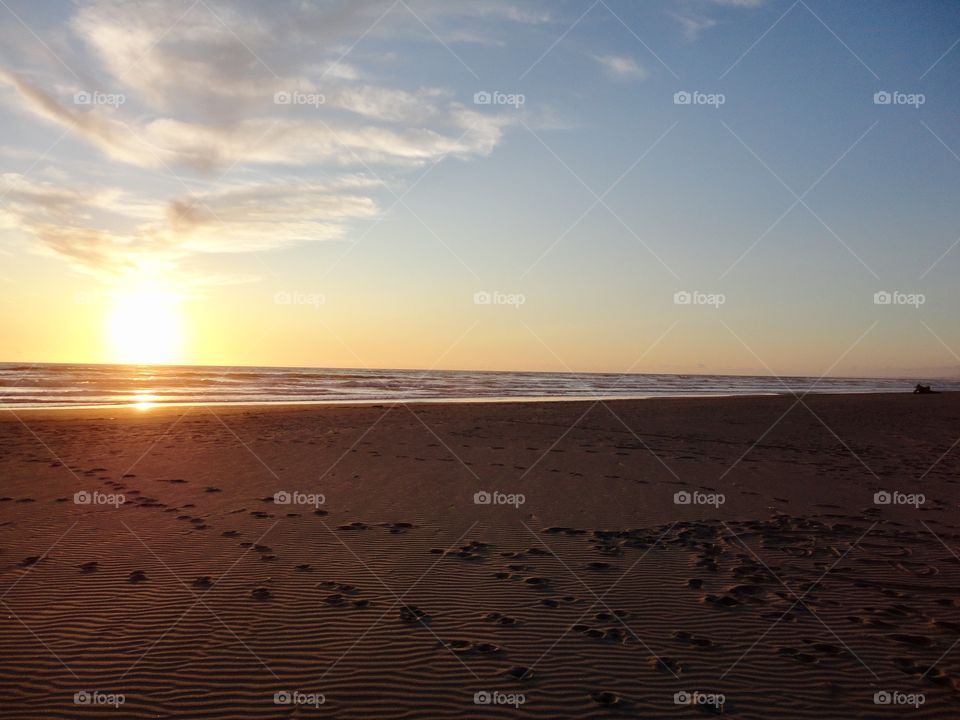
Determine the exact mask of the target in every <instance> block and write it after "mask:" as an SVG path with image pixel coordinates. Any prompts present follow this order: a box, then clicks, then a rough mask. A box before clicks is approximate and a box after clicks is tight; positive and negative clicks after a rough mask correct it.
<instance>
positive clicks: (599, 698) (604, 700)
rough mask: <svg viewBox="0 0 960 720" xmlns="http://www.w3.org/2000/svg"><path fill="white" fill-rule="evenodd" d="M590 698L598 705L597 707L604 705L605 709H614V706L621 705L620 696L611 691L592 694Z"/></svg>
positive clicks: (599, 691)
mask: <svg viewBox="0 0 960 720" xmlns="http://www.w3.org/2000/svg"><path fill="white" fill-rule="evenodd" d="M590 698H591V699H592V700H593V701H594V702H595V703H597V705H603V706H605V707H613V706H614V705H619V704H620V696H619V695H617V694H616V693H613V692H610V691H609V690H598V691H597V692H592V693H590Z"/></svg>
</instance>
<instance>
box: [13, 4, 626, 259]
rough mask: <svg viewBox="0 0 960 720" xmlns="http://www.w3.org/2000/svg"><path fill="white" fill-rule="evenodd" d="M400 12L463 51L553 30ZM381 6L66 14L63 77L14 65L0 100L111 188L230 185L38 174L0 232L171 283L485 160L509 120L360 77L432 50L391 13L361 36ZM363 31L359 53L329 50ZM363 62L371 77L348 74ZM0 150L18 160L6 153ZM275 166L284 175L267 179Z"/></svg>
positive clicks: (360, 71) (471, 8)
mask: <svg viewBox="0 0 960 720" xmlns="http://www.w3.org/2000/svg"><path fill="white" fill-rule="evenodd" d="M408 4H409V6H410V8H411V9H412V10H413V11H414V12H415V13H416V16H418V17H419V18H420V19H422V20H424V21H425V22H427V23H429V24H430V26H431V29H433V28H434V27H436V32H437V33H438V34H440V35H441V36H443V35H447V36H450V37H453V38H456V37H460V38H461V41H462V42H491V43H498V42H500V39H499V37H497V36H496V35H495V34H493V33H492V28H491V27H490V26H489V23H499V24H500V25H501V26H502V25H503V22H504V21H507V22H511V23H523V24H529V25H532V24H542V23H548V22H552V20H551V18H550V15H549V14H548V13H546V12H541V11H540V10H538V9H537V8H536V7H534V6H532V5H530V6H526V5H525V6H520V5H512V4H510V3H507V2H501V1H499V0H478V1H476V2H472V3H469V4H459V3H458V4H451V3H449V2H446V1H445V0H444V1H443V2H440V1H439V0H417V1H414V0H408ZM390 7H391V3H390V2H387V1H386V0H350V1H349V2H348V1H346V0H340V1H334V2H329V3H324V4H313V3H302V2H300V1H299V0H275V1H274V2H271V3H270V4H269V5H267V4H266V3H261V2H256V1H254V0H235V1H234V2H220V1H218V0H207V2H204V3H199V4H194V3H193V2H192V0H144V1H143V2H138V3H136V4H133V3H129V2H122V1H121V0H94V1H93V2H89V3H86V4H83V5H80V6H77V7H76V8H75V13H74V15H73V16H72V18H70V19H69V21H68V22H67V23H65V24H64V25H63V26H62V27H60V28H58V29H57V36H58V37H57V39H56V43H55V47H56V52H57V55H58V56H61V57H63V58H65V60H66V61H67V62H66V65H69V69H68V68H67V67H65V66H64V64H61V63H59V62H56V61H55V60H54V59H53V58H52V57H51V56H50V55H44V54H30V53H24V54H16V55H15V58H16V61H15V62H11V63H8V67H7V69H0V101H5V102H6V104H8V105H10V106H12V107H13V109H14V110H16V111H17V112H18V113H19V114H20V116H21V117H25V118H27V119H28V121H30V120H33V119H39V120H40V121H42V122H44V123H49V124H51V125H54V126H56V127H57V128H58V132H59V129H60V128H62V129H63V130H64V131H66V132H67V133H68V137H72V138H75V139H78V140H80V141H82V142H83V143H86V144H87V145H89V146H90V147H92V148H95V149H96V151H98V152H99V153H100V154H101V155H102V157H103V158H104V159H105V160H106V163H105V165H106V167H104V165H103V164H101V165H99V167H97V168H96V174H97V175H103V174H105V173H106V174H111V175H116V176H118V177H119V178H120V180H118V184H119V183H122V184H124V186H125V187H126V186H128V185H130V184H131V183H129V182H127V181H126V178H132V179H134V180H139V181H140V182H141V183H142V182H144V177H148V178H149V179H151V180H152V179H156V178H161V179H163V178H167V177H173V176H174V175H176V176H180V175H181V174H182V175H183V177H184V178H185V179H189V180H190V182H191V183H193V182H194V181H195V178H196V177H198V176H199V177H201V178H207V179H213V180H219V178H220V176H221V174H223V173H225V172H229V173H230V174H231V175H230V177H231V178H232V177H233V176H234V175H237V176H241V177H243V178H244V183H243V184H240V183H237V182H232V183H230V184H227V185H224V184H223V183H217V186H214V187H207V189H206V190H204V191H199V190H198V191H196V192H192V193H186V194H182V195H181V196H180V197H172V198H170V197H166V196H165V197H157V196H155V195H151V194H150V193H149V192H144V193H142V194H138V193H136V192H133V191H132V190H131V191H120V190H117V189H116V188H112V189H111V188H104V189H100V190H96V191H92V190H90V189H89V188H90V187H96V186H97V184H98V183H97V182H95V181H92V180H90V178H89V177H88V178H86V179H84V178H83V177H78V176H77V175H76V174H75V175H74V176H71V175H69V174H65V173H64V172H63V171H62V170H60V169H58V168H53V167H52V166H49V165H48V171H49V173H48V174H47V175H46V176H45V177H46V181H45V182H41V181H39V180H34V181H31V180H29V179H26V178H22V177H17V178H16V180H17V182H16V184H15V185H16V187H15V188H13V189H12V190H11V191H10V195H9V196H8V198H7V199H8V201H9V205H8V207H7V209H6V210H5V211H3V212H2V213H0V224H2V225H4V226H6V227H8V228H11V227H12V228H15V229H17V230H19V231H21V232H23V233H25V234H26V235H27V236H29V237H31V238H33V239H34V240H35V242H36V243H37V245H38V247H39V248H40V250H41V251H43V252H45V253H49V254H53V255H56V256H57V257H60V258H63V259H65V260H67V261H68V262H70V263H71V265H72V266H73V267H75V268H77V269H80V270H82V271H84V272H89V273H96V274H101V275H116V274H118V273H123V272H125V271H128V270H130V269H133V268H144V267H150V268H153V269H158V268H159V269H166V270H177V271H178V272H179V271H181V270H182V269H183V268H184V267H185V266H187V265H189V263H190V258H191V257H192V256H195V255H196V254H198V253H221V252H243V251H250V250H261V249H269V248H273V247H279V246H283V245H289V244H292V243H299V242H307V241H318V240H330V239H338V238H343V237H345V236H347V234H348V232H349V228H350V225H351V223H352V222H354V221H356V220H358V219H362V218H368V217H371V216H372V215H375V214H376V213H377V212H378V205H377V202H376V199H375V198H376V195H377V194H378V193H379V192H380V190H381V188H380V181H379V180H378V179H377V178H378V177H379V176H383V177H389V178H394V177H396V175H397V174H398V173H402V172H404V171H406V170H410V169H412V168H415V167H418V166H422V165H424V164H428V163H433V162H438V161H440V160H442V159H444V158H447V157H450V158H459V159H463V160H469V159H471V158H477V157H483V156H485V155H488V154H489V153H491V152H492V151H493V150H494V149H495V148H496V146H497V145H498V144H499V143H500V141H501V139H502V137H503V134H504V132H505V131H506V130H507V129H508V128H509V127H510V126H511V125H513V124H515V123H517V122H518V114H517V112H516V111H513V110H500V109H495V108H484V109H483V111H482V112H481V111H479V110H478V109H475V108H473V107H472V106H468V105H465V104H463V102H461V101H459V100H458V99H457V97H456V96H455V95H454V94H453V93H452V92H451V91H450V90H449V89H446V88H440V87H433V86H429V85H425V86H414V87H411V86H409V83H403V82H398V81H396V80H392V81H386V80H383V79H379V80H378V78H377V72H376V70H380V71H381V73H382V72H383V71H384V70H388V71H390V74H391V75H394V76H396V75H397V73H395V72H393V70H394V68H393V67H388V66H386V65H384V64H383V63H382V58H383V57H385V56H386V55H387V54H388V53H385V51H384V48H383V41H384V40H385V39H389V38H390V37H391V36H394V37H398V36H399V37H403V38H404V40H405V41H406V40H408V39H411V38H414V37H417V36H419V39H421V40H422V41H423V42H427V43H430V44H431V45H436V38H435V37H433V36H432V33H430V32H428V31H427V30H426V29H425V28H424V27H423V25H422V24H420V20H419V19H417V17H415V16H414V15H412V14H411V13H410V12H408V11H407V10H406V9H405V8H404V6H403V5H396V6H395V7H394V9H393V10H391V11H390V13H389V17H387V18H382V19H381V21H380V22H377V23H376V24H375V21H377V20H378V18H380V17H381V16H382V15H383V13H384V11H386V10H387V9H388V8H390ZM465 21H467V22H466V23H465ZM500 29H502V27H501V28H500ZM367 30H370V32H369V35H367V36H365V37H366V39H367V40H366V41H367V43H373V47H372V48H370V47H364V48H362V49H355V50H351V51H350V53H349V54H348V55H345V54H344V53H346V52H347V51H348V50H350V48H351V47H352V45H353V44H354V42H355V41H356V40H357V38H359V37H361V36H364V33H365V32H366V31H367ZM53 42H54V41H53V40H51V43H53ZM370 58H376V59H377V60H376V61H375V62H374V65H373V66H372V67H362V66H361V64H362V62H363V60H364V59H366V60H369V59H370ZM625 61H626V62H624V63H618V62H616V61H614V60H611V64H610V66H609V67H610V69H611V71H612V72H616V73H619V75H620V76H624V77H629V76H637V74H638V73H642V69H641V68H639V67H638V66H636V65H635V63H633V64H631V63H632V61H629V59H625ZM399 77H401V78H402V77H403V75H402V73H400V74H399ZM81 90H83V91H89V92H92V91H100V92H104V93H121V94H123V95H124V96H125V98H126V102H124V103H123V104H122V105H120V106H118V107H114V106H107V105H78V104H76V103H75V102H74V98H73V95H74V93H75V92H77V91H81ZM281 91H285V92H294V91H297V92H301V93H312V94H314V95H316V96H320V95H322V96H323V102H322V103H317V104H316V105H297V104H277V103H275V102H274V97H275V94H276V93H277V92H281ZM51 137H52V138H53V137H54V136H53V135H52V136H51ZM64 144H65V145H66V141H65V143H64ZM0 152H2V153H3V154H4V155H8V156H12V155H16V149H15V148H9V147H8V148H4V149H3V150H2V151H0ZM52 159H53V158H48V160H52ZM80 167H81V168H82V167H83V166H80ZM278 168H281V169H283V171H284V172H288V171H289V172H294V171H295V172H296V175H297V179H295V180H294V179H288V180H283V181H277V180H275V179H272V177H271V175H272V174H274V173H276V172H277V170H278ZM141 170H149V171H150V173H146V174H145V173H143V172H141ZM268 173H270V175H268ZM357 173H362V175H358V174H357ZM88 174H89V173H88ZM319 177H323V178H326V179H324V180H319V179H318V178H319ZM330 177H334V178H339V180H332V181H331V180H329V179H328V178H330ZM9 179H11V178H8V180H9ZM173 180H174V181H175V183H176V184H175V187H176V186H181V187H182V181H180V180H179V177H173ZM51 181H53V182H51ZM228 182H229V179H228ZM132 184H133V185H136V182H133V183H132Z"/></svg>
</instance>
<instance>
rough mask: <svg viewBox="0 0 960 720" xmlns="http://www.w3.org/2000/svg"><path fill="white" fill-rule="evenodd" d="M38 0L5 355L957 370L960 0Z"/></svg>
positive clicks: (11, 85)
mask: <svg viewBox="0 0 960 720" xmlns="http://www.w3.org/2000/svg"><path fill="white" fill-rule="evenodd" d="M7 3H8V5H9V8H8V9H7V8H0V16H2V17H3V21H2V40H3V42H2V44H0V47H2V50H0V127H2V130H3V133H2V143H0V158H2V162H3V165H2V167H3V172H4V185H3V187H0V193H2V194H3V198H2V199H0V257H2V260H3V265H2V269H0V289H2V298H3V304H2V305H0V331H2V335H3V337H4V338H6V340H5V341H4V345H6V346H7V347H4V348H3V350H4V353H3V354H4V358H3V359H10V360H77V361H91V360H93V361H101V360H109V359H110V355H109V353H108V352H107V351H106V350H103V349H101V345H102V343H98V340H97V338H99V337H100V333H99V330H98V328H99V327H100V325H102V324H103V316H104V315H105V314H109V310H105V309H104V307H102V305H103V304H102V303H97V302H77V300H76V298H77V297H78V294H80V297H84V298H89V297H92V296H97V295H98V293H104V294H105V295H106V296H109V297H110V298H111V299H110V300H109V302H108V304H109V303H113V304H116V303H118V302H119V303H122V302H124V297H125V295H124V293H127V294H129V293H130V292H131V290H130V288H131V287H133V288H136V287H138V286H147V287H151V288H153V287H161V288H165V289H166V290H169V291H170V292H171V293H174V294H175V295H176V297H177V298H178V301H177V302H178V303H180V305H181V308H182V310H183V313H182V314H183V315H184V317H185V318H186V320H185V325H186V327H185V329H184V332H185V334H186V335H187V336H188V342H187V343H186V349H185V352H184V355H183V356H182V358H181V359H182V360H183V361H187V362H215V363H227V364H234V363H237V364H279V365H319V366H344V365H347V366H355V365H366V366H371V367H375V366H392V367H429V366H432V365H435V364H436V365H437V366H439V367H462V368H514V369H555V370H557V369H559V370H562V369H575V370H612V371H618V370H627V369H632V370H634V371H650V372H733V373H748V372H749V373H752V372H759V373H766V372H776V373H778V374H812V375H819V374H821V373H824V372H829V373H830V374H852V375H889V374H894V375H901V374H902V375H920V376H923V377H935V376H943V375H956V374H957V370H958V368H960V358H958V357H957V356H956V354H955V353H957V352H960V325H958V323H957V322H956V319H955V308H956V307H957V305H958V302H957V301H958V300H960V297H958V290H957V283H956V281H955V279H956V277H957V271H958V263H960V249H957V248H955V246H954V243H956V242H957V240H958V238H960V210H958V208H957V204H956V197H957V189H958V187H960V156H958V154H960V128H958V124H957V117H958V114H960V100H958V94H957V80H956V78H958V77H960V72H958V71H960V46H958V45H957V41H958V39H960V6H958V5H957V4H956V3H952V2H933V1H928V2H916V3H902V2H878V1H871V2H858V1H853V0H851V1H847V2H843V3H836V2H834V3H827V2H818V1H816V0H805V1H803V2H788V1H785V2H781V1H780V0H766V1H764V0H662V1H652V0H651V1H650V2H634V1H630V2H617V1H616V0H604V2H597V3H593V2H589V1H588V2H550V3H546V2H543V3H537V2H523V3H511V2H500V1H498V0H486V1H483V2H471V3H466V2H464V3H459V2H439V1H430V2H427V1H419V2H418V1H415V0H406V1H405V2H399V1H398V2H349V3H348V2H342V3H340V2H326V3H322V2H317V3H299V2H289V3H288V2H277V3H270V4H269V5H267V4H264V3H255V2H211V1H209V0H202V1H200V2H193V1H192V0H190V1H187V2H182V3H180V2H164V3H149V2H148V3H115V2H89V3H87V2H84V3H80V2H78V3H65V2H64V3H43V4H36V3H31V2H17V1H13V0H7ZM478 92H490V93H501V94H503V95H504V96H509V95H522V97H523V102H522V104H516V103H515V104H514V105H510V104H489V105H478V104H476V103H475V94H476V93H478ZM678 92H681V93H683V92H686V93H691V94H695V97H696V98H698V99H701V100H703V101H704V103H703V104H699V103H697V102H694V103H691V104H677V102H676V100H675V94H676V93H678ZM77 93H89V96H90V99H91V101H90V102H89V103H84V102H83V99H84V96H83V95H80V96H77V95H76V94H77ZM277 93H281V94H283V93H287V94H288V96H289V97H294V98H295V99H294V100H293V102H291V103H290V104H282V103H280V104H278V102H277V101H276V100H277ZM876 93H890V96H889V97H890V98H891V102H890V103H889V104H877V102H876V99H875V94H876ZM121 96H122V103H121V102H119V99H120V98H121ZM320 96H322V103H321V102H320V101H319V98H320ZM77 97H79V98H80V100H79V101H78V100H77ZM281 97H282V96H281ZM878 97H879V99H880V100H881V101H882V100H883V98H884V97H886V96H883V95H881V96H878ZM298 101H300V102H302V103H304V104H297V103H298ZM711 102H712V104H711ZM798 198H799V199H798ZM951 248H954V249H952V250H951ZM477 292H481V293H482V292H486V293H491V297H493V298H494V300H493V301H492V302H491V304H489V305H486V304H479V305H478V304H476V302H475V297H474V296H475V293H477ZM878 292H881V293H882V292H889V293H892V294H893V298H894V299H893V301H892V302H891V303H890V304H877V303H876V301H875V293H878ZM284 293H286V296H289V297H314V298H319V297H322V298H323V301H322V303H313V304H311V303H309V302H307V303H303V304H302V305H303V306H301V305H298V304H297V302H296V301H294V302H292V303H285V302H283V301H280V302H278V301H277V297H278V294H280V296H281V297H286V296H284V295H283V294H284ZM677 293H691V296H692V297H693V298H694V300H693V301H692V302H691V303H690V304H678V303H677V301H676V294H677ZM897 293H899V294H897ZM511 297H512V298H514V299H516V298H517V297H522V304H520V303H517V302H514V303H513V304H510V302H509V299H508V298H511ZM710 297H712V298H717V297H720V298H722V301H721V302H719V303H717V302H714V303H713V304H710V302H709V301H708V300H707V298H710ZM918 297H920V298H922V301H918V300H917V299H916V298H918ZM497 298H500V300H498V299H497ZM911 298H912V300H911ZM698 299H699V300H702V301H703V304H699V301H698ZM501 300H502V302H503V304H500V302H501ZM25 307H29V308H30V309H31V312H30V313H28V314H25V313H24V308H25ZM65 333H66V337H65V336H64V334H65Z"/></svg>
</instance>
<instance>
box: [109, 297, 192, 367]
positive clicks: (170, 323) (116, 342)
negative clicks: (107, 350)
mask: <svg viewBox="0 0 960 720" xmlns="http://www.w3.org/2000/svg"><path fill="white" fill-rule="evenodd" d="M107 328H108V334H109V337H110V345H111V358H112V359H113V361H114V362H118V363H130V364H164V363H176V362H180V359H181V350H182V344H183V322H182V318H181V315H180V306H179V298H178V297H177V296H176V295H173V294H172V293H169V292H161V291H152V290H135V291H133V292H128V293H121V294H118V295H117V296H116V298H115V299H114V304H113V310H112V311H111V313H110V316H109V318H108V321H107Z"/></svg>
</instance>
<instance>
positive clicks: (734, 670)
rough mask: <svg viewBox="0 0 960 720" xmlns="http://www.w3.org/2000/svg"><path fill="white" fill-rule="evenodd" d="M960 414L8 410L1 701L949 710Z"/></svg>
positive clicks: (313, 711)
mask: <svg viewBox="0 0 960 720" xmlns="http://www.w3.org/2000/svg"><path fill="white" fill-rule="evenodd" d="M958 436H960V396H958V395H955V394H950V393H947V394H941V395H931V396H913V395H910V394H903V395H870V396H853V395H843V396H812V395H811V396H807V397H806V398H804V399H803V401H802V402H797V400H796V399H795V398H793V397H756V398H716V399H670V400H643V401H611V402H606V403H602V404H597V403H593V402H556V403H490V404H482V403H481V404H434V405H431V404H418V405H382V406H359V405H358V406H342V407H332V406H325V407H306V408H304V407H301V408H288V407H270V408H234V407H231V408H225V407H217V408H203V407H195V408H161V409H151V410H148V411H134V410H85V411H69V412H58V411H42V412H41V411H35V412H34V411H30V412H27V411H24V412H18V414H17V416H13V414H12V413H9V412H0V482H2V484H0V572H2V577H0V610H2V616H0V617H2V620H0V707H2V708H3V712H2V715H3V717H9V718H30V719H31V720H33V719H35V718H101V717H102V718H119V717H123V718H155V717H163V718H165V717H184V718H186V717H189V718H196V717H210V718H286V717H304V718H306V717H332V718H464V717H468V718H497V717H542V718H558V717H564V718H567V717H569V718H616V717H631V718H665V717H676V718H684V717H702V716H703V714H704V713H707V714H710V713H712V712H718V713H719V712H721V711H722V713H723V714H724V715H728V716H731V717H737V718H758V719H759V718H764V719H769V718H784V719H788V718H789V719H793V718H818V719H819V718H841V717H842V718H852V717H858V718H860V717H863V718H874V717H878V718H880V717H916V718H944V719H946V718H954V717H957V716H958V714H960V703H958V699H960V645H957V647H954V646H955V644H957V643H958V641H960V605H958V603H960V558H958V553H960V517H958V513H957V509H958V508H957V506H958V500H960V482H958V481H960V448H956V447H954V443H955V442H956V441H957V439H958ZM878 493H880V495H877V494H878ZM884 493H886V494H884ZM288 499H289V501H290V502H287V500H288ZM887 500H890V502H889V503H888V502H886V501H887ZM478 693H479V694H478ZM877 693H880V695H877ZM884 693H886V694H884ZM721 700H722V701H723V702H722V704H721V702H720V701H721ZM887 700H889V701H890V702H889V703H887V702H886V701H887ZM688 701H691V702H690V704H686V703H687V702H688ZM515 706H519V707H515Z"/></svg>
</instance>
